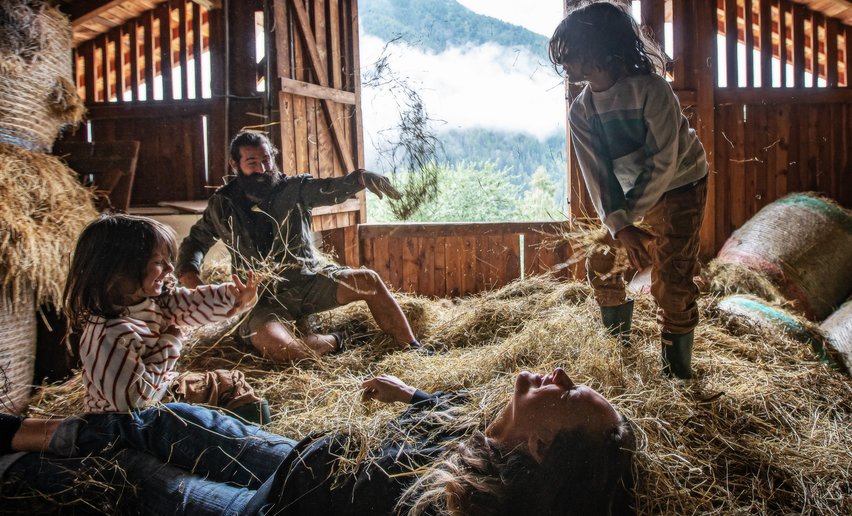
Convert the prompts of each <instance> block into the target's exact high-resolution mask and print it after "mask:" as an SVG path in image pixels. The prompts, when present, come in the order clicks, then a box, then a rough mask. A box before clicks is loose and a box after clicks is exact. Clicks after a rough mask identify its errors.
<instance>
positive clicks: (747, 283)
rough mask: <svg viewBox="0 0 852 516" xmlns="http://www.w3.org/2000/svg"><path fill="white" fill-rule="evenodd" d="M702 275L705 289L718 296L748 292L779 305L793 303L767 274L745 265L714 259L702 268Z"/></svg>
mask: <svg viewBox="0 0 852 516" xmlns="http://www.w3.org/2000/svg"><path fill="white" fill-rule="evenodd" d="M701 276H702V279H703V281H702V286H703V287H704V290H706V291H708V292H710V293H712V294H715V295H717V296H722V297H724V296H730V295H733V294H747V295H751V296H754V297H757V298H760V299H763V300H765V301H768V302H770V303H772V304H774V305H778V306H783V305H790V304H791V303H789V302H787V300H786V299H785V298H784V295H783V294H781V292H779V291H778V289H777V288H776V287H775V285H773V284H772V282H771V281H769V280H768V279H766V277H765V276H762V275H761V274H760V273H759V272H757V271H755V270H753V269H750V268H748V267H745V266H743V265H739V264H736V263H727V262H723V261H720V260H715V259H714V260H711V261H710V263H709V264H707V266H706V267H704V268H703V269H702V271H701ZM791 308H792V307H791Z"/></svg>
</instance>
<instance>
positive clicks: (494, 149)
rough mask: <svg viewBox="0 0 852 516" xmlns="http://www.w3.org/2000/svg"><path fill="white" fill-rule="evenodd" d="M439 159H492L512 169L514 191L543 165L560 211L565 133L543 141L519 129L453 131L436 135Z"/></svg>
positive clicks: (522, 187) (564, 182) (564, 177)
mask: <svg viewBox="0 0 852 516" xmlns="http://www.w3.org/2000/svg"><path fill="white" fill-rule="evenodd" d="M438 138H439V139H440V141H441V146H440V148H441V153H440V157H441V158H442V160H445V161H446V162H448V163H450V164H453V163H458V162H461V161H471V162H492V163H494V166H495V167H497V168H506V169H510V170H512V172H513V173H514V175H513V176H512V178H513V179H512V180H513V182H514V184H515V185H516V186H517V187H518V190H526V189H528V188H530V187H531V181H532V178H533V175H534V174H535V172H536V171H538V169H540V168H543V169H544V170H545V173H546V175H547V177H548V179H549V180H550V182H551V183H552V184H553V186H554V188H555V189H554V191H553V202H554V203H556V206H557V207H560V209H562V210H563V211H564V203H565V200H564V199H565V198H566V193H565V192H566V185H567V175H566V162H565V134H564V133H562V132H558V133H554V134H553V135H552V136H550V137H549V138H547V139H546V140H544V141H541V140H539V139H538V138H536V137H534V136H532V135H530V134H526V133H521V132H506V131H494V130H489V129H466V130H453V131H447V132H445V133H441V134H439V135H438Z"/></svg>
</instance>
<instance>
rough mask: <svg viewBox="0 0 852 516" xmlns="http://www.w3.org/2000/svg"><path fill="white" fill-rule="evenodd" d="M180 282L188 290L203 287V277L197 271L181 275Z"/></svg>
mask: <svg viewBox="0 0 852 516" xmlns="http://www.w3.org/2000/svg"><path fill="white" fill-rule="evenodd" d="M178 281H180V284H181V285H183V286H184V287H186V288H196V287H198V285H201V275H199V274H198V273H197V272H195V271H186V272H184V273H183V274H181V275H180V277H179V278H178Z"/></svg>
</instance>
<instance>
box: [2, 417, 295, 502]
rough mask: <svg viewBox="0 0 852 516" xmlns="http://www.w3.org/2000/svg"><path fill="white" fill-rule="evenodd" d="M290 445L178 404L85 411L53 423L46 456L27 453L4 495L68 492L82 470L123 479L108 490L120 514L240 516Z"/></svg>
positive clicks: (15, 465)
mask: <svg viewBox="0 0 852 516" xmlns="http://www.w3.org/2000/svg"><path fill="white" fill-rule="evenodd" d="M295 444H296V442H295V441H293V440H291V439H287V438H285V437H281V436H279V435H275V434H271V433H268V432H264V431H263V430H260V429H259V428H257V427H254V426H249V425H244V424H242V423H240V422H239V421H237V420H236V419H233V418H230V417H227V416H223V415H221V414H219V413H218V412H215V411H212V410H209V409H206V408H204V407H198V406H194V405H187V404H182V403H169V404H166V405H163V406H162V407H160V408H155V409H147V410H143V411H140V412H135V413H122V414H118V413H111V414H88V415H86V416H83V417H75V418H69V419H67V420H66V421H65V422H63V423H62V424H61V425H59V427H58V428H57V430H56V432H55V433H54V436H53V438H52V440H51V443H50V452H51V453H49V454H37V453H30V454H26V455H24V456H22V457H21V458H19V459H18V460H15V461H14V462H12V463H11V464H10V465H8V467H7V468H6V472H5V474H4V475H3V478H2V480H3V484H4V485H3V489H4V496H5V492H7V491H8V488H9V486H8V485H7V483H8V482H15V483H17V485H19V487H20V488H21V489H26V488H37V489H38V490H39V491H40V492H41V493H46V494H51V493H57V495H59V494H67V492H68V491H69V489H70V487H69V486H76V488H79V487H80V485H81V483H80V482H79V481H77V478H78V477H77V476H76V475H75V473H73V472H74V471H76V470H77V467H82V468H83V470H84V471H89V470H91V471H96V473H97V476H96V479H97V480H99V481H100V482H101V483H111V482H115V481H116V479H117V478H119V477H121V475H124V476H126V479H127V481H128V483H129V484H130V486H126V485H125V486H122V487H121V488H119V489H113V494H115V493H121V495H122V496H121V497H120V500H118V501H119V502H120V505H119V506H118V512H121V513H139V514H184V513H192V514H194V515H197V514H239V513H240V512H242V509H243V508H244V506H245V504H246V503H247V502H248V500H249V499H250V498H251V497H252V496H253V495H254V491H255V490H256V489H257V488H258V487H260V485H261V484H262V483H263V481H264V480H266V478H267V477H269V476H271V475H272V473H274V471H275V469H276V468H277V467H278V465H279V464H280V463H281V462H283V460H284V459H285V458H286V457H287V455H288V454H289V453H290V452H291V451H292V450H293V447H294V446H295ZM99 462H100V464H99ZM116 466H118V468H120V470H119V471H118V472H116V471H114V470H115V469H117V468H116ZM84 484H85V483H84ZM90 484H92V485H91V486H90V487H89V488H91V489H97V488H102V486H99V485H98V482H95V483H90ZM45 489H48V490H47V491H46V490H45ZM95 498H96V497H95Z"/></svg>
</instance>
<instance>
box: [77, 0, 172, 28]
mask: <svg viewBox="0 0 852 516" xmlns="http://www.w3.org/2000/svg"><path fill="white" fill-rule="evenodd" d="M150 1H151V2H152V3H155V4H159V3H161V2H164V1H166V0H150ZM126 2H127V0H74V2H73V3H71V4H70V5H67V4H66V5H63V6H62V11H63V12H64V13H66V14H67V15H68V18H69V19H70V20H71V26H72V27H73V28H76V27H78V26H80V25H83V24H85V23H86V22H89V21H92V20H95V19H97V18H100V17H101V15H102V14H103V13H105V12H107V11H109V10H110V9H112V8H114V7H119V6H121V4H123V3H126Z"/></svg>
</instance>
